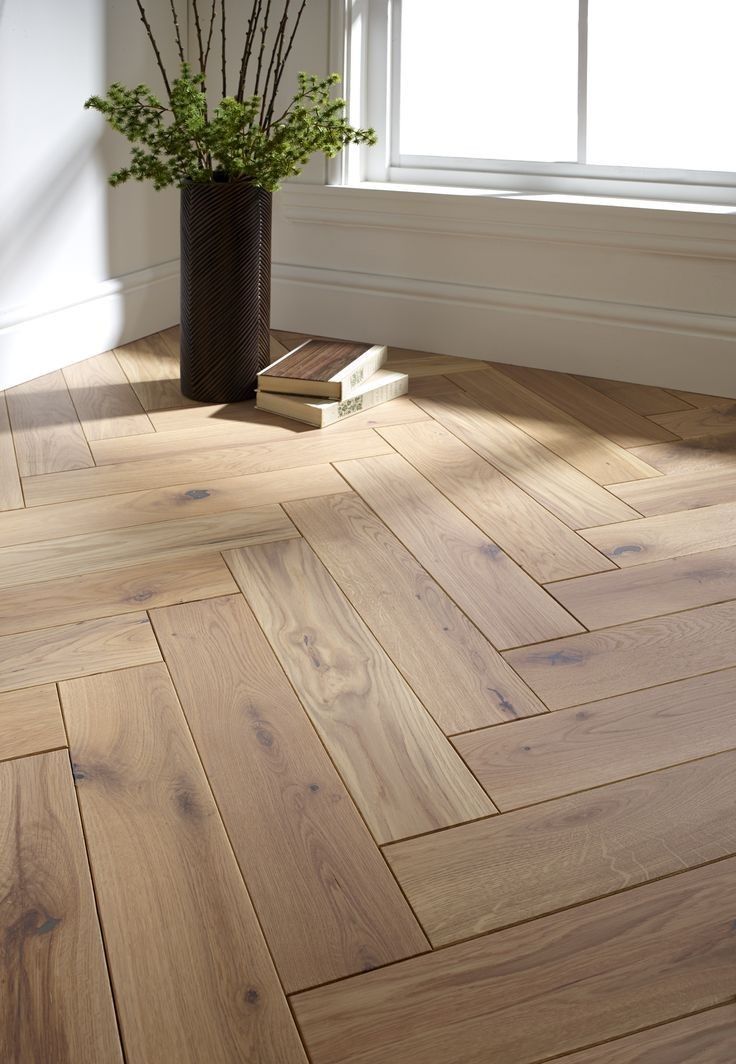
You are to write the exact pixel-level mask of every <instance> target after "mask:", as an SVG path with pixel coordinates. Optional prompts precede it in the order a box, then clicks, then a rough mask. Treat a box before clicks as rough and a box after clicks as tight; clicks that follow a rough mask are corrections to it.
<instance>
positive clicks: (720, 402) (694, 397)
mask: <svg viewBox="0 0 736 1064" xmlns="http://www.w3.org/2000/svg"><path fill="white" fill-rule="evenodd" d="M673 394H674V395H676V396H677V397H678V399H681V400H682V401H683V402H685V403H687V405H688V406H697V407H703V406H723V407H725V406H730V405H731V404H732V403H733V399H732V398H730V399H729V398H728V397H727V396H723V395H707V394H704V393H703V392H683V391H680V390H677V391H674V392H673ZM659 413H660V414H664V413H666V411H665V410H660V411H659Z"/></svg>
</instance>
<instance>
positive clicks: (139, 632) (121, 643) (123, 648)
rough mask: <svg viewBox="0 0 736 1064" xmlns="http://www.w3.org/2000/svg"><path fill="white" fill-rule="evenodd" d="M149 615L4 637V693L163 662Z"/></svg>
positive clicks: (0, 672) (0, 651)
mask: <svg viewBox="0 0 736 1064" xmlns="http://www.w3.org/2000/svg"><path fill="white" fill-rule="evenodd" d="M160 660H161V654H160V652H159V649H158V644H157V643H156V640H155V638H154V635H153V632H152V630H151V626H150V624H149V623H148V617H147V616H146V614H145V613H132V614H129V615H128V616H127V617H105V618H100V619H98V620H93V621H80V622H79V623H78V624H64V625H59V627H58V628H42V629H40V630H39V631H36V632H22V633H20V634H18V635H5V636H2V638H0V691H15V690H17V689H18V688H21V687H36V686H38V685H40V684H44V683H50V682H52V681H55V680H66V679H69V678H70V677H73V676H89V675H90V674H92V673H96V672H105V671H106V670H110V669H126V668H129V667H130V666H132V665H144V664H146V663H148V662H151V661H160Z"/></svg>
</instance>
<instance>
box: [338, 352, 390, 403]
mask: <svg viewBox="0 0 736 1064" xmlns="http://www.w3.org/2000/svg"><path fill="white" fill-rule="evenodd" d="M387 358H388V348H387V347H372V348H371V349H370V351H366V352H365V354H363V355H361V356H360V358H359V359H357V360H356V361H355V363H354V364H353V365H352V366H351V367H350V373H349V374H348V376H346V377H345V379H344V380H342V381H341V382H340V383H341V389H340V400H341V401H344V400H345V399H351V398H352V397H353V396H354V395H355V393H356V392H357V391H359V390H360V389H361V388H362V387H363V385H364V384H365V382H366V381H367V380H368V378H369V377H371V376H372V375H373V374H374V373H375V372H376V370H378V369H380V368H381V366H383V364H384V363H385V361H386V359H387Z"/></svg>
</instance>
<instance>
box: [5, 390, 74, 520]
mask: <svg viewBox="0 0 736 1064" xmlns="http://www.w3.org/2000/svg"><path fill="white" fill-rule="evenodd" d="M0 394H1V395H2V401H3V404H4V406H5V416H6V418H7V422H8V434H9V436H10V444H11V446H12V448H13V457H14V458H15V472H16V475H17V477H18V485H19V487H20V497H21V499H22V500H23V506H22V507H16V509H24V508H25V507H26V505H27V504H26V493H25V491H24V489H23V477H22V476H21V473H20V465H19V463H18V444H17V443H16V441H15V431H14V429H13V422H12V421H11V418H10V404H9V403H8V400H7V397H6V394H5V392H2V393H0ZM93 461H94V459H93ZM8 512H10V511H8Z"/></svg>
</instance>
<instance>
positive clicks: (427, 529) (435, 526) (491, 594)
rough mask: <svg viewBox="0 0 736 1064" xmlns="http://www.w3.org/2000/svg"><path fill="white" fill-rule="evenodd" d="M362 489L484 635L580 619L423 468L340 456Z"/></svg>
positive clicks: (498, 638)
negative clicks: (427, 476) (556, 600)
mask: <svg viewBox="0 0 736 1064" xmlns="http://www.w3.org/2000/svg"><path fill="white" fill-rule="evenodd" d="M337 468H338V469H339V471H340V472H341V473H342V475H343V476H344V477H345V479H346V480H347V481H348V483H349V484H350V485H351V486H352V487H353V488H354V489H355V490H356V491H357V492H358V494H360V495H362V497H363V498H364V499H365V501H366V502H367V503H368V505H369V506H370V507H371V508H372V509H373V510H375V512H376V513H377V514H378V516H379V517H380V518H381V519H382V520H383V521H384V522H385V524H386V525H388V527H389V528H390V529H391V531H392V532H393V533H394V534H395V535H396V536H397V537H398V539H399V540H401V542H402V543H403V544H404V545H405V546H406V547H407V548H408V549H409V550H410V551H411V552H412V554H413V555H414V557H415V558H416V559H417V561H419V563H420V564H421V565H422V566H424V568H425V569H426V570H427V572H428V573H429V574H430V575H431V576H432V577H434V579H435V580H436V581H437V583H438V584H439V585H440V587H442V588H444V590H445V591H446V592H447V593H448V594H449V595H450V597H451V598H452V599H454V601H455V602H456V603H457V604H458V606H460V608H461V609H462V610H463V612H464V613H466V614H467V616H468V617H469V618H470V620H471V621H472V622H473V623H474V624H475V625H476V626H477V627H478V628H479V629H480V631H481V632H482V633H483V634H484V635H485V636H486V638H487V639H489V640H490V642H491V643H492V644H493V645H494V646H495V647H497V648H498V649H502V648H505V647H512V646H521V645H523V644H525V643H534V642H538V641H540V640H544V639H553V638H555V637H556V636H561V635H563V634H570V633H572V632H579V631H581V626H580V625H579V624H578V622H577V621H575V620H573V618H572V617H570V615H569V614H568V613H567V612H566V611H564V610H562V609H561V607H559V606H558V605H557V604H555V608H554V609H551V608H550V603H551V602H553V601H554V600H553V599H552V598H551V597H550V596H549V595H547V593H546V592H545V591H544V590H543V589H542V588H540V587H539V585H538V584H537V583H536V582H535V581H534V580H532V578H531V577H530V576H529V575H528V574H527V573H525V572H524V571H523V570H522V569H521V568H520V567H519V566H518V565H516V563H515V562H513V561H512V560H511V559H510V558H509V557H508V555H506V554H504V552H503V551H502V550H501V548H500V547H498V546H497V545H496V544H495V543H494V542H493V541H492V540H490V539H489V538H488V536H486V535H485V534H484V533H483V532H481V530H480V529H479V528H478V527H477V526H476V525H474V524H473V522H472V521H470V520H469V519H468V518H467V517H465V515H464V514H463V513H462V512H461V511H460V510H458V509H457V507H455V506H453V504H452V503H451V502H450V501H449V500H448V499H447V498H445V496H444V495H442V493H441V492H439V491H438V490H437V488H435V487H434V486H433V485H432V484H430V483H429V481H428V480H426V479H425V478H424V477H423V476H422V475H421V473H419V472H417V470H416V469H415V468H414V467H413V466H412V465H410V464H409V462H407V461H406V459H404V458H402V457H401V455H398V454H393V455H386V456H383V457H379V458H369V459H361V460H357V461H353V462H340V463H339V465H338V466H337Z"/></svg>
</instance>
